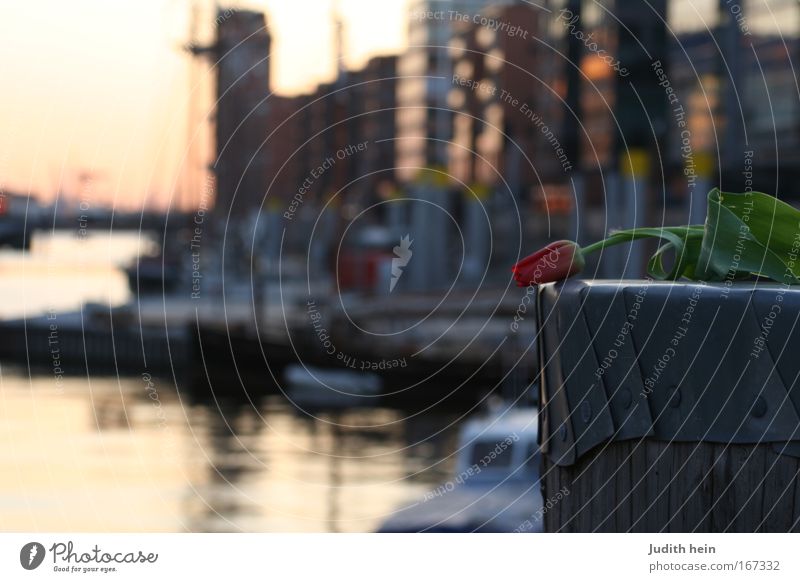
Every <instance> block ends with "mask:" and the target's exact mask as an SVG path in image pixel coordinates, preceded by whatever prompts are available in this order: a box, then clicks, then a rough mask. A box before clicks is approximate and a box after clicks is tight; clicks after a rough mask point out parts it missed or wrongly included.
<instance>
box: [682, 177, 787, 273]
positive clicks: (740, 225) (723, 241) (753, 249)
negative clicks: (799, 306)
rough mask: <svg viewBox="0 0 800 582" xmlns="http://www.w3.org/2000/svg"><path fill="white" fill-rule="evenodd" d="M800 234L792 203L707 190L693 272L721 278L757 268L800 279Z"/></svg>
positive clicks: (754, 193) (757, 194) (759, 194)
mask: <svg viewBox="0 0 800 582" xmlns="http://www.w3.org/2000/svg"><path fill="white" fill-rule="evenodd" d="M799 236H800V212H798V211H797V210H795V209H794V208H792V207H791V206H789V205H788V204H785V203H782V202H780V201H779V200H777V199H776V198H773V197H772V196H767V195H766V194H761V193H756V192H748V193H744V194H731V193H727V192H725V193H723V192H720V191H719V190H718V189H716V188H715V189H714V190H712V191H711V192H709V194H708V215H707V217H706V225H705V235H704V236H703V241H702V245H701V248H700V256H699V261H698V264H697V265H696V270H695V273H694V277H693V278H696V279H702V280H706V281H721V280H724V279H726V278H727V279H737V278H742V277H746V276H749V275H751V274H755V275H761V276H763V277H768V278H770V279H773V280H775V281H778V282H782V283H788V284H797V283H800V279H798V275H799V274H800V265H798V264H796V261H795V259H796V258H797V257H796V255H797V253H798V250H800V238H798V237H799ZM795 241H797V242H795ZM790 266H791V267H793V268H790Z"/></svg>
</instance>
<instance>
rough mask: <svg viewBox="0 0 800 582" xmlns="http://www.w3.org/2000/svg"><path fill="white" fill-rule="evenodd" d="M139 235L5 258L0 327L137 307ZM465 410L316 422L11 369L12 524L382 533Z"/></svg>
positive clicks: (426, 483)
mask: <svg viewBox="0 0 800 582" xmlns="http://www.w3.org/2000/svg"><path fill="white" fill-rule="evenodd" d="M152 244H153V243H152V242H151V241H148V240H146V239H142V238H140V237H139V235H138V234H134V233H132V234H114V235H113V236H109V235H101V236H98V235H95V236H89V237H87V238H85V239H80V240H79V239H76V238H75V237H74V236H71V235H68V234H58V233H56V234H50V233H46V234H41V235H39V236H38V237H37V238H35V239H34V241H33V246H32V249H31V251H30V252H29V253H24V254H23V253H19V252H14V251H6V250H3V251H0V317H3V318H11V317H21V316H23V315H25V314H27V315H35V314H41V313H44V312H46V311H48V310H53V309H54V310H56V311H62V310H72V309H76V308H77V307H79V306H80V304H81V303H84V302H95V303H109V304H113V305H119V304H122V303H125V302H126V301H128V300H129V299H130V296H129V292H128V290H127V285H126V279H125V276H124V274H123V273H122V272H121V270H120V267H121V266H123V265H124V264H125V263H126V262H128V261H130V260H131V259H132V258H133V257H134V256H135V255H136V253H137V252H139V251H140V250H142V249H145V248H147V247H148V246H150V245H152ZM455 420H456V417H455V415H448V414H442V413H437V414H428V415H416V416H414V415H409V414H407V413H404V412H402V411H399V410H392V409H386V408H372V409H364V408H359V409H353V410H344V411H340V412H336V413H327V414H318V415H316V417H310V416H308V415H306V414H304V413H302V412H300V411H298V410H296V409H294V408H293V407H292V406H291V405H290V404H289V403H288V401H286V400H285V399H284V398H282V397H281V396H269V397H264V398H261V399H258V400H254V403H252V404H251V403H237V402H225V403H221V402H210V403H209V402H202V403H201V402H196V401H193V400H191V399H190V398H189V397H188V396H187V395H186V394H184V393H182V392H181V390H180V389H179V388H178V387H176V386H175V385H174V384H173V383H171V382H169V381H167V380H165V379H163V378H152V379H151V378H147V377H145V378H141V377H132V378H125V377H119V378H118V377H91V378H85V377H83V378H82V377H73V378H66V379H64V380H63V381H60V382H58V383H57V382H56V380H55V378H53V376H52V375H47V374H43V375H34V376H29V375H28V373H27V371H25V370H23V369H22V368H20V367H19V366H15V365H13V364H10V363H0V467H2V469H0V475H1V476H0V530H4V531H17V530H25V531H126V532H127V531H201V532H205V531H254V532H260V531H306V532H315V531H355V532H358V531H373V530H374V529H376V528H377V527H378V526H379V525H380V523H381V522H382V521H383V519H385V518H386V517H387V516H388V515H389V514H390V513H391V512H392V511H393V510H394V509H396V508H397V507H398V505H404V504H407V503H409V502H410V500H412V499H413V498H419V497H420V496H422V495H423V494H424V493H425V492H426V491H429V490H431V489H432V488H433V487H435V486H436V485H437V484H438V483H439V482H441V481H442V480H443V479H445V478H446V476H447V475H448V474H449V472H450V471H451V469H452V466H453V462H454V459H453V456H452V454H453V450H454V449H455V432H456V431H455V424H456V423H455V422H454V421H455Z"/></svg>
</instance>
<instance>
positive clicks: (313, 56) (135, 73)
mask: <svg viewBox="0 0 800 582" xmlns="http://www.w3.org/2000/svg"><path fill="white" fill-rule="evenodd" d="M333 2H334V0H302V1H295V2H289V1H287V0H248V1H240V2H230V3H225V2H222V3H221V4H222V6H223V7H229V6H231V7H234V8H254V9H259V10H264V11H265V12H266V14H267V19H268V24H269V26H270V31H271V33H272V35H273V51H272V58H273V59H274V60H273V61H272V68H273V71H272V83H273V87H274V89H275V90H276V91H278V92H280V93H283V94H291V93H300V92H303V91H307V90H310V89H311V88H313V86H314V85H315V84H316V83H317V82H319V81H321V80H326V79H330V78H331V77H332V75H333V74H334V71H335V68H336V64H335V55H334V53H333V48H332V47H333V27H332V24H331V22H332V16H331V15H332V14H333ZM192 3H193V2H192V0H116V1H113V2H112V1H109V0H69V1H67V0H26V1H25V2H17V1H13V0H0V10H1V11H2V18H0V79H2V80H3V83H2V87H3V95H2V100H1V101H0V103H1V104H2V107H0V190H2V191H6V192H18V193H27V192H31V193H33V194H34V195H36V196H37V197H39V198H40V199H41V200H42V201H45V202H47V201H50V200H52V199H53V197H54V196H55V194H56V192H58V191H61V192H62V193H64V195H65V197H66V198H67V203H70V202H71V203H77V201H78V200H81V199H82V200H85V201H87V202H89V203H91V204H95V205H98V206H99V205H102V204H109V203H114V204H115V205H116V206H117V207H120V208H121V207H126V208H131V207H133V208H136V207H139V206H141V204H142V202H143V201H146V203H147V204H148V205H155V206H158V207H165V206H166V205H167V204H169V203H170V195H171V193H172V192H174V191H176V190H179V189H180V185H181V183H182V181H181V180H182V178H181V173H180V171H179V169H180V167H181V164H182V163H185V162H184V160H185V154H186V152H187V144H188V142H189V136H190V135H192V134H193V133H194V132H193V131H192V130H193V129H195V127H192V128H189V127H188V125H187V124H188V123H189V119H190V118H192V119H193V120H194V121H193V125H194V126H196V125H197V124H198V123H199V120H201V119H202V118H203V116H204V114H205V113H206V112H205V111H198V112H195V113H194V114H193V115H190V113H189V109H188V107H187V103H188V102H189V96H190V83H191V78H192V76H191V75H190V74H189V66H188V59H187V56H186V54H185V53H183V52H182V51H181V50H180V47H181V46H182V45H183V44H184V43H185V42H186V41H187V40H188V30H189V22H190V14H191V9H190V7H191V5H192ZM196 4H198V5H199V6H200V7H201V9H202V8H203V7H205V8H209V7H211V8H213V5H214V2H213V1H210V0H198V1H197V2H196ZM405 7H406V0H381V4H380V10H378V9H377V8H376V3H375V1H374V0H339V11H340V12H341V14H342V15H343V16H344V23H345V29H344V35H345V58H346V63H347V65H348V66H349V67H351V68H358V67H360V66H361V65H363V63H364V62H365V61H366V59H368V58H369V56H371V55H373V54H390V53H396V52H398V51H399V50H401V49H402V47H403V45H404V43H405V37H406V27H407V24H408V19H407V16H406V12H405ZM205 32H206V33H208V32H209V30H208V25H206V31H205ZM194 77H195V81H197V80H202V79H203V78H205V86H206V87H208V80H209V78H208V76H207V74H206V73H203V72H198V73H196V74H195V76H194ZM201 84H202V83H201ZM200 95H202V91H200ZM195 104H196V107H199V108H201V109H202V108H203V107H204V100H203V99H202V97H199V98H197V99H195ZM198 104H199V105H198ZM205 105H207V104H205ZM198 139H199V140H200V141H199V142H197V143H198V145H197V146H195V149H194V150H193V151H195V152H196V151H197V148H198V147H200V146H202V144H201V143H200V142H202V138H198ZM195 155H197V154H195ZM200 162H202V160H200ZM200 162H197V163H198V164H199V163H200ZM81 174H84V175H91V176H93V178H92V180H91V182H90V183H89V182H87V181H86V180H84V181H83V182H81V180H80V178H79V177H80V175H81ZM171 202H172V203H173V204H174V203H175V202H176V200H175V199H173V200H172V201H171Z"/></svg>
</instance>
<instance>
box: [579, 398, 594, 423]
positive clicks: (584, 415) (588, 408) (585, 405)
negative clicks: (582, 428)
mask: <svg viewBox="0 0 800 582" xmlns="http://www.w3.org/2000/svg"><path fill="white" fill-rule="evenodd" d="M591 419H592V405H591V404H589V401H588V400H584V401H583V402H581V420H583V422H589V421H590V420H591Z"/></svg>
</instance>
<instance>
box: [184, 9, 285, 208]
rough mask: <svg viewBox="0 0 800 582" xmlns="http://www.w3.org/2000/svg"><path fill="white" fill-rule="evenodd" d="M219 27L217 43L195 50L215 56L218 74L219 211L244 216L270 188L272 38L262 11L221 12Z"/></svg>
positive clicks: (215, 168) (216, 170)
mask: <svg viewBox="0 0 800 582" xmlns="http://www.w3.org/2000/svg"><path fill="white" fill-rule="evenodd" d="M215 24H216V39H215V42H214V44H213V45H212V46H210V47H204V48H195V49H194V52H195V53H201V54H205V55H206V56H208V57H209V58H211V59H212V62H213V64H214V70H215V71H216V80H217V83H216V99H217V101H216V115H215V124H214V125H215V142H216V145H215V148H216V152H215V157H214V161H213V163H212V170H213V172H214V175H215V177H216V188H217V199H216V205H215V207H216V209H217V211H218V212H219V213H222V214H223V215H225V214H227V213H228V212H230V213H231V214H233V215H234V216H241V215H245V214H247V213H248V212H249V211H250V210H251V209H253V208H257V207H258V206H259V205H260V204H261V202H262V200H263V198H264V194H265V190H266V180H265V177H266V176H267V158H268V155H269V154H268V152H267V151H266V150H265V149H264V148H263V147H262V144H263V141H264V138H265V136H266V135H267V133H268V116H267V114H268V110H269V102H268V97H269V94H270V85H269V71H270V67H269V51H270V35H269V33H268V31H267V28H266V20H265V17H264V14H263V13H261V12H250V11H246V10H238V11H231V10H227V11H223V10H221V9H220V11H219V16H218V18H217V19H216V21H215Z"/></svg>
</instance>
